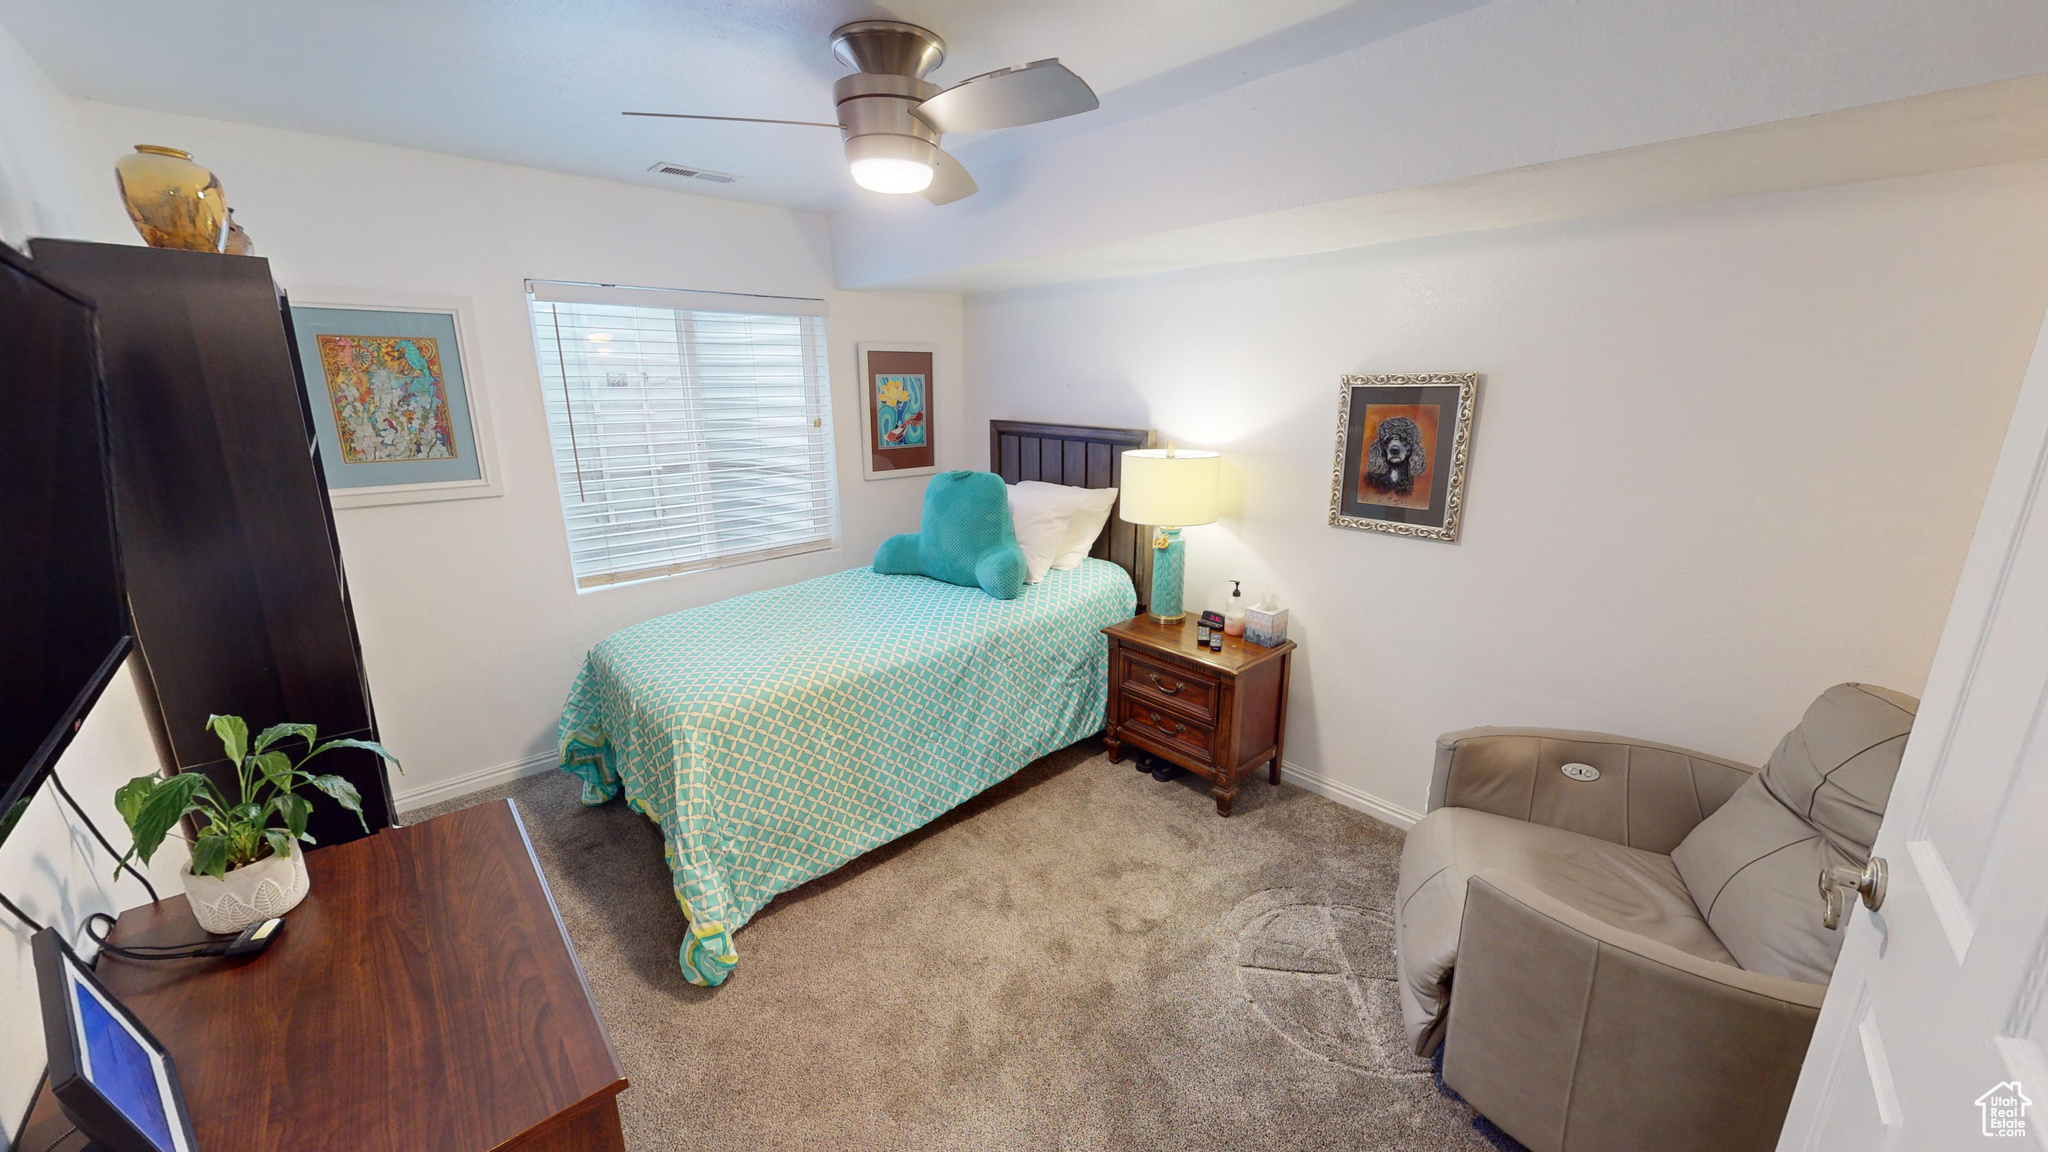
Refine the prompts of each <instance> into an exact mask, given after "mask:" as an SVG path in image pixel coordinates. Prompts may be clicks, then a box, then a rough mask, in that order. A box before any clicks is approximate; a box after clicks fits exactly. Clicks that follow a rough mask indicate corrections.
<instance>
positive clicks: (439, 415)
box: [291, 290, 503, 508]
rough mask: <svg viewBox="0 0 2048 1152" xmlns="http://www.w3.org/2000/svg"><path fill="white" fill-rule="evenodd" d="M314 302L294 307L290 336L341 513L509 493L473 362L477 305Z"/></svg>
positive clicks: (334, 295) (313, 296)
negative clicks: (470, 349) (466, 349)
mask: <svg viewBox="0 0 2048 1152" xmlns="http://www.w3.org/2000/svg"><path fill="white" fill-rule="evenodd" d="M306 295H307V296H308V298H309V301H308V302H301V301H300V300H294V301H292V309H291V318H292V334H293V337H294V339H295V340H296V342H297V347H298V354H299V366H300V370H301V372H302V374H303V376H304V378H305V386H306V401H307V404H308V405H309V406H310V407H311V409H312V412H313V426H314V429H315V431H316V435H317V437H318V439H319V442H320V463H321V467H322V470H323V471H324V472H325V473H326V475H327V491H328V499H329V500H330V501H331V502H332V503H333V505H334V506H335V507H336V508H360V507H364V506H367V505H376V504H412V503H420V502H424V501H431V500H466V499H471V498H473V497H479V496H496V495H499V494H500V493H501V492H502V491H503V488H502V486H501V484H500V482H499V478H498V476H497V474H496V472H495V470H494V469H493V467H492V464H493V462H492V460H491V449H492V447H493V444H492V440H491V434H490V415H489V412H488V411H487V408H486V401H485V397H484V394H483V388H482V387H481V385H480V384H479V383H478V381H477V378H476V373H475V369H474V366H473V365H471V364H470V363H469V362H468V360H467V359H466V358H465V357H464V355H463V335H464V333H465V332H466V331H467V330H468V329H470V328H471V327H472V325H471V323H470V321H469V316H468V314H469V302H468V301H467V300H466V299H460V298H449V299H437V300H425V299H419V300H407V301H405V302H403V303H392V302H375V301H374V298H371V297H365V296H361V295H357V294H353V293H345V292H338V291H332V290H325V291H319V292H314V293H307V294H306ZM310 301H317V302H310Z"/></svg>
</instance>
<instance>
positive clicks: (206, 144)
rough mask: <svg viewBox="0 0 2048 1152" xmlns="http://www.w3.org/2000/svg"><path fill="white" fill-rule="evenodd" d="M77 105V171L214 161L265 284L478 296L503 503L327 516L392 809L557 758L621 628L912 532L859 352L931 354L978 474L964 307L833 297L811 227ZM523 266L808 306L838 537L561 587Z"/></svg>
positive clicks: (536, 273) (451, 161) (347, 145)
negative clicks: (791, 553)
mask: <svg viewBox="0 0 2048 1152" xmlns="http://www.w3.org/2000/svg"><path fill="white" fill-rule="evenodd" d="M75 115H76V117H77V120H78V122H79V126H80V137H79V138H80V141H81V143H80V146H79V147H80V154H81V156H82V157H83V158H84V164H85V167H86V168H87V170H88V171H97V170H101V169H104V168H106V167H107V166H109V165H111V164H112V163H113V162H114V160H115V159H116V158H117V157H118V156H120V155H121V154H123V153H125V152H126V151H128V149H129V148H130V146H132V145H133V144H135V143H138V142H146V143H162V144H170V145H174V146H176V147H180V148H184V149H187V150H189V151H190V152H192V153H193V155H194V158H195V159H197V160H199V161H200V162H202V163H204V164H206V165H208V166H209V167H210V168H212V169H213V170H214V172H215V173H216V174H217V175H218V176H219V177H220V180H221V183H222V186H223V187H224V188H225V189H226V190H227V193H228V199H229V201H230V203H232V204H234V205H235V216H236V219H237V220H239V221H240V222H241V223H242V225H243V226H244V227H245V228H247V229H248V231H249V233H250V235H251V236H252V237H254V239H255V242H256V245H257V250H258V252H259V253H260V254H261V255H264V256H267V257H269V258H270V260H271V262H272V267H273V270H274V273H275V275H276V276H277V279H278V282H279V283H281V284H282V285H284V286H285V288H286V289H287V290H290V291H292V292H293V293H294V294H295V295H297V296H298V297H299V298H301V299H310V298H312V296H313V295H314V294H316V293H317V289H318V288H321V287H328V288H342V289H353V290H373V291H377V292H380V293H385V294H388V295H389V298H390V299H391V300H392V301H393V302H397V303H403V302H404V301H405V300H406V299H407V294H408V293H423V294H427V295H429V296H466V297H469V298H470V299H471V300H472V301H473V302H474V305H475V315H476V319H477V328H476V331H475V333H474V334H473V336H472V337H471V340H472V343H471V345H470V346H469V347H466V348H465V349H464V350H463V351H464V354H465V356H466V358H467V361H466V362H467V364H468V365H469V367H470V369H471V372H472V377H473V379H474V380H478V381H481V382H482V384H483V386H484V387H486V388H487V389H488V390H489V396H490V408H491V415H492V419H493V421H494V423H495V424H496V431H497V441H498V443H497V452H498V463H499V467H500V469H501V471H502V473H503V474H504V476H505V478H506V479H505V494H504V496H502V497H499V498H493V499H482V500H462V501H450V502H445V503H436V504H413V505H399V506H390V507H377V508H363V509H348V510H343V511H341V512H340V513H339V514H338V520H339V525H340V532H341V542H342V553H343V558H344V561H345V562H346V564H347V566H348V573H349V580H350V585H351V590H352V593H353V596H354V601H355V609H356V620H357V623H358V625H359V626H360V628H361V631H362V639H363V648H364V656H365V660H366V662H367V664H368V669H369V677H370V687H371V692H372V695H373V697H374V698H375V701H376V707H377V718H378V721H379V724H380V726H381V728H382V731H383V736H384V742H385V743H386V744H387V745H388V746H389V747H390V748H391V749H392V750H393V751H394V752H395V753H397V754H398V755H399V756H400V757H401V758H402V759H403V760H404V762H405V765H406V773H405V775H403V776H399V777H395V778H394V783H395V785H396V787H397V789H398V790H399V793H400V797H401V804H406V803H413V804H417V803H423V802H427V801H430V800H433V799H438V798H442V797H445V796H447V795H453V794H455V793H456V792H460V791H467V790H469V789H472V788H475V787H479V786H481V782H480V781H479V780H478V779H476V777H475V774H476V773H478V772H480V771H488V770H492V769H498V768H504V767H507V766H519V767H524V768H529V769H530V768H535V767H541V766H544V764H545V763H547V762H550V761H549V758H550V757H551V754H552V749H553V745H554V739H555V720H556V717H557V716H558V715H559V713H560V709H561V705H562V701H563V699H564V698H565V697H566V696H567V694H568V690H569V684H570V681H571V679H572V678H573V677H574V676H575V673H576V670H577V668H578V667H579V666H580V665H581V662H582V659H583V655H584V653H585V652H586V651H587V650H588V649H589V647H590V646H591V645H592V644H594V643H596V642H597V641H598V640H601V639H603V638H604V637H605V636H607V635H609V634H611V633H612V632H614V631H616V630H618V629H619V628H622V627H625V626H626V625H628V624H633V623H636V622H638V621H641V620H645V619H648V618H649V617H652V616H657V615H660V614H662V613H665V612H673V611H676V610H678V609H682V608H687V607H691V606H694V605H697V604H703V603H706V602H709V601H712V600H718V599H721V598H723V597H727V596H731V595H734V594H736V593H740V592H744V591H749V590H752V589H757V588H763V587H771V586H775V585H780V584H787V583H790V582H792V581H796V580H802V579H805V578H808V577H811V576H817V575H821V574H823V573H826V572H832V571H837V570H839V569H842V568H847V567H852V566H855V565H859V564H865V563H867V562H868V561H869V559H871V558H872V557H873V555H874V550H875V547H876V546H877V545H878V544H879V543H880V542H881V540H882V538H883V537H884V536H886V535H888V534H890V533H892V532H900V531H912V530H915V528H916V526H917V520H918V510H919V507H920V501H921V500H922V497H923V490H924V486H923V484H921V483H919V482H918V481H916V480H892V481H877V482H873V483H870V482H866V481H863V480H862V479H861V472H860V460H859V456H858V454H857V450H856V449H857V445H858V441H859V423H858V416H857V409H856V407H855V405H854V400H853V396H854V391H853V389H854V373H855V366H854V345H855V343H856V342H857V341H860V340H912V341H921V342H925V343H931V344H935V345H937V346H938V348H939V354H938V362H937V366H936V368H937V374H938V376H939V379H940V382H941V384H940V391H939V394H938V395H937V397H936V401H937V403H936V406H935V416H936V419H937V421H938V425H937V428H938V432H939V434H940V437H941V439H940V441H939V443H940V451H941V458H940V463H941V465H942V466H946V467H953V466H967V467H981V466H985V464H983V463H982V461H981V456H982V455H983V454H984V453H985V450H980V451H978V450H977V449H978V447H979V445H981V444H985V443H986V441H985V440H984V439H980V438H977V437H974V436H972V435H970V434H969V433H970V429H969V426H968V423H967V421H966V419H965V411H964V408H963V406H962V405H961V404H960V403H958V402H957V401H956V400H955V397H957V396H958V395H959V394H960V393H959V391H958V388H959V384H958V381H959V371H960V367H959V366H960V347H961V328H960V324H961V319H960V300H959V298H958V297H955V296H904V295H894V294H875V293H845V292H837V291H834V290H833V288H832V280H831V273H830V255H829V244H828V241H827V237H826V229H825V222H824V219H823V217H820V216H817V215H814V214H809V213H802V212H793V211H789V210H786V209H781V208H771V207H765V206H761V205H754V204H744V203H736V202H733V201H728V200H715V199H708V198H704V197H698V196H689V195H684V194H681V193H676V192H664V191H659V190H654V189H647V188H639V187H632V186H628V185H623V184H613V183H607V182H604V181H598V180H590V179H585V178H581V177H573V176H563V175H558V174H553V173H546V172H539V171H535V170H531V169H524V168H514V167H509V166H505V165H499V164H490V163H485V162H482V161H475V160H464V159H458V158H454V157H449V156H441V155H435V154H431V153H425V152H415V151H409V150H405V149H399V148H392V147H388V146H384V145H377V144H366V143H360V142H355V141H346V140H340V139H336V138H332V137H322V136H312V135H306V134H302V133H294V132H284V131H278V130H274V129H265V128H255V127H250V126H247V125H238V124H229V123H225V122H221V121H213V120H201V119H195V118H190V117H184V116H175V115H168V114H161V113H153V112H145V111H141V110H137V109H131V108H122V107H116V106H112V105H106V104H96V103H91V102H79V103H78V104H77V105H76V108H75ZM105 199H106V200H107V201H108V203H107V204H106V205H105V209H104V210H105V211H106V212H108V213H114V214H118V212H119V208H118V204H117V203H115V202H114V198H113V197H112V195H111V194H109V195H108V196H107V197H105ZM123 220H124V223H125V218H123ZM529 276H531V277H541V278H548V279H560V280H583V281H602V282H608V283H622V284H641V285H652V286H660V287H676V288H700V289H713V290H718V291H729V292H758V293H770V294H781V295H797V296H822V297H825V298H826V299H827V300H828V303H829V307H830V310H831V315H830V317H829V319H828V320H827V331H828V333H829V336H830V350H831V372H832V383H833V400H834V424H835V430H836V433H837V437H836V446H837V449H838V459H839V479H840V518H841V529H842V540H843V547H841V548H840V549H838V550H836V551H832V552H825V553H812V554H809V555H805V556H799V557H791V558H787V559H782V560H776V561H770V562H766V563H760V564H752V565H746V566H743V567H738V568H728V569H724V570H721V571H716V572H706V573H699V574H694V575H688V576H681V577H675V578H671V579H666V580H659V581H653V582H649V583H645V584H639V585H633V586H628V587H624V588H617V589H611V590H606V591H601V592H595V593H591V594H587V595H582V596H579V595H577V594H576V592H575V589H574V586H573V582H572V580H571V578H570V572H569V560H568V548H567V541H566V534H565V529H564V528H563V523H562V511H561V502H560V498H559V496H558V495H557V489H556V481H555V475H554V465H553V458H552V453H551V451H550V448H549V442H548V435H547V430H546V426H545V424H544V423H543V410H542V403H541V381H540V376H539V370H538V367H537V366H536V363H535V359H534V350H533V341H532V337H531V334H530V331H531V330H530V328H529V323H528V319H527V304H526V299H525V294H524V287H523V281H524V279H525V278H526V277H529ZM948 381H951V383H950V384H948V383H947V382H948ZM276 719H282V717H278V718H276ZM251 720H252V722H254V721H255V718H253V717H252V718H251Z"/></svg>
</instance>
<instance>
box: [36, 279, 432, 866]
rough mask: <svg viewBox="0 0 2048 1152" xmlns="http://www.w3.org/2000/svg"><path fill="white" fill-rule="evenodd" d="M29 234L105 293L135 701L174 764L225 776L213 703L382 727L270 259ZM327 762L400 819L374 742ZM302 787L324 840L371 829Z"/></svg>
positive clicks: (88, 290) (374, 813) (389, 818)
mask: <svg viewBox="0 0 2048 1152" xmlns="http://www.w3.org/2000/svg"><path fill="white" fill-rule="evenodd" d="M31 248H32V250H33V251H34V253H35V262H36V267H37V268H38V269H39V270H41V271H42V272H43V273H44V274H46V275H48V276H50V277H51V278H52V279H55V280H57V281H59V282H61V283H63V284H64V285H66V286H68V287H70V288H73V289H75V290H76V291H78V292H79V293H80V294H82V295H84V296H88V297H90V298H91V299H92V301H93V302H94V304H95V305H97V306H98V315H99V327H100V347H101V350H102V354H103V356H104V358H105V362H106V380H107V439H108V446H109V449H110V451H111V455H112V462H113V473H114V518H115V522H116V524H117V526H118V530H119V535H120V539H121V558H122V567H123V569H124V570H125V572H126V577H127V585H128V602H129V607H130V610H131V612H132V614H133V616H134V620H135V643H136V646H137V647H138V648H140V649H141V650H142V663H143V668H144V670H145V671H146V672H147V673H148V680H149V685H150V699H149V700H148V701H146V704H147V705H148V706H149V707H150V710H151V712H152V713H153V714H154V719H155V721H156V726H157V728H158V732H157V735H158V736H159V737H160V738H161V740H162V741H163V743H164V744H165V745H166V747H165V748H164V749H163V750H164V752H165V753H166V754H167V757H166V758H167V759H168V760H169V761H170V763H171V766H172V767H173V768H174V769H175V770H177V771H181V772H190V771H199V772H206V773H208V774H209V775H212V776H213V778H214V782H215V783H216V784H229V785H231V784H232V782H233V780H234V766H233V765H231V764H229V763H228V762H227V761H226V760H225V759H223V758H222V754H221V747H220V741H219V740H218V739H216V738H215V737H214V735H213V733H211V732H209V731H207V729H206V718H207V717H208V716H209V715H211V714H213V713H215V712H220V713H224V714H231V715H236V716H241V717H243V718H244V719H246V720H247V721H248V722H249V730H250V731H252V732H257V731H261V730H263V729H264V728H268V727H269V726H270V725H272V724H277V723H280V722H283V721H287V720H289V721H296V722H298V723H301V724H317V725H319V727H320V734H321V735H322V736H327V737H336V736H348V737H354V738H356V739H360V740H376V739H378V738H379V737H378V734H377V718H376V715H375V713H374V712H373V711H372V709H371V706H370V688H369V680H368V678H367V677H366V675H365V674H364V671H363V661H362V653H361V648H360V646H359V645H358V643H357V635H356V621H355V610H354V608H353V607H352V606H351V604H350V602H349V593H348V576H347V573H346V572H344V571H343V569H342V563H341V545H340V543H339V541H338V538H337V537H336V535H335V529H334V511H333V509H332V508H331V507H330V506H329V504H328V498H327V480H326V475H325V473H324V471H323V470H322V466H321V462H320V449H319V442H318V440H317V439H316V437H315V434H314V430H313V428H314V425H313V411H312V407H311V402H310V400H309V399H308V396H307V392H306V388H305V382H304V377H303V374H302V372H301V367H302V366H301V365H300V364H299V361H298V351H297V344H296V343H295V342H294V341H293V340H292V338H291V335H290V323H291V314H290V311H289V310H288V309H287V308H286V307H285V306H284V302H283V300H282V298H281V296H280V294H279V293H278V290H277V285H275V284H273V283H272V282H271V279H270V264H269V262H268V261H266V260H264V259H262V258H261V257H257V256H221V255H217V254H215V253H212V252H181V251H177V250H174V249H169V248H141V247H137V246H135V245H133V244H88V243H84V242H80V241H72V240H37V241H35V242H34V243H33V244H32V245H31ZM395 751H397V752H398V753H399V754H400V755H401V756H402V755H404V754H405V749H404V748H398V749H395ZM320 765H321V768H320V770H321V771H322V772H332V773H334V774H336V775H338V776H341V777H343V778H345V779H346V780H348V782H349V783H351V784H354V785H355V786H356V791H357V792H359V793H361V794H362V798H363V814H364V820H365V822H367V823H368V825H369V828H370V830H371V831H375V830H376V829H379V828H382V827H384V826H386V825H388V824H391V823H394V816H395V809H394V808H393V806H392V801H391V793H390V787H389V784H388V782H387V781H386V779H385V775H384V765H383V762H382V761H380V760H379V759H378V758H377V756H376V755H375V754H374V753H371V752H368V751H365V750H363V749H360V748H343V749H337V750H335V751H333V752H330V753H328V754H326V755H324V756H322V757H321V758H320ZM310 799H311V800H312V802H313V817H312V821H311V824H310V826H309V830H310V831H311V832H312V833H313V836H314V838H315V840H316V841H317V842H318V844H319V845H320V849H319V850H324V849H325V848H326V847H327V846H329V845H334V844H341V843H345V842H347V841H349V840H353V839H355V838H356V837H358V836H361V835H364V830H363V826H362V824H361V823H358V821H357V819H356V817H355V816H354V815H353V814H351V813H349V812H347V811H344V810H343V809H342V807H341V806H340V805H339V804H336V803H335V802H334V801H333V800H331V799H329V798H328V797H327V796H326V795H324V794H321V793H318V792H315V793H313V795H312V796H311V797H310ZM315 854H317V850H316V853H315Z"/></svg>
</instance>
